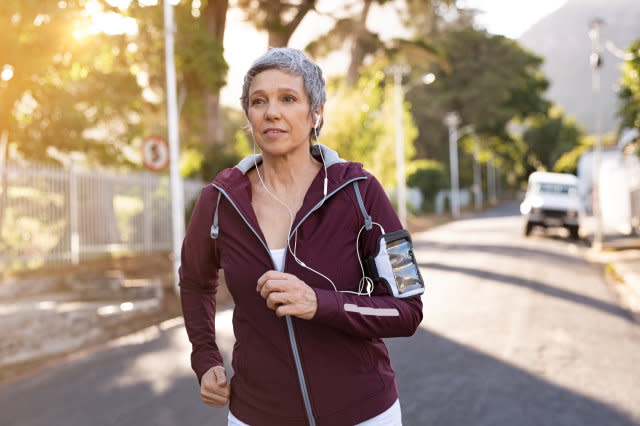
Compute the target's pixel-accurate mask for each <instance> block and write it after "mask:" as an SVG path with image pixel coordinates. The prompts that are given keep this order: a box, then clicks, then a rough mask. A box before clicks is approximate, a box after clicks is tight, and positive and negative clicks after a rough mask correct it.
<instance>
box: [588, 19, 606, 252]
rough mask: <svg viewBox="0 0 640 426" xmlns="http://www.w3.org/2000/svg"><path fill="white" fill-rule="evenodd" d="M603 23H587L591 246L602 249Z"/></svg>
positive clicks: (600, 21)
mask: <svg viewBox="0 0 640 426" xmlns="http://www.w3.org/2000/svg"><path fill="white" fill-rule="evenodd" d="M603 24H604V21H602V19H599V18H596V19H594V20H593V21H591V23H590V25H589V38H590V39H591V56H590V58H589V59H590V61H589V62H590V63H591V69H592V70H593V73H592V81H591V83H592V90H593V94H594V98H595V102H594V104H595V108H596V134H595V145H594V150H593V165H592V167H593V173H592V176H593V196H592V198H591V200H592V204H593V214H594V216H595V221H596V223H595V230H594V234H593V245H592V247H593V248H594V249H595V250H597V251H600V250H602V239H603V236H602V208H601V205H600V194H601V192H600V190H601V188H600V167H601V164H602V98H601V89H600V68H601V67H602V47H601V45H600V27H601V26H602V25H603Z"/></svg>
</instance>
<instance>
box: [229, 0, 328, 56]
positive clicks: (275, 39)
mask: <svg viewBox="0 0 640 426" xmlns="http://www.w3.org/2000/svg"><path fill="white" fill-rule="evenodd" d="M316 3H317V0H297V1H295V0H294V1H287V2H281V1H272V0H238V7H240V8H241V9H243V10H244V11H245V13H246V16H247V19H248V20H249V21H251V22H252V23H253V24H254V26H255V27H256V28H257V29H258V30H261V31H267V33H268V34H269V47H286V46H287V45H288V44H289V39H290V38H291V36H292V35H293V32H294V31H295V30H296V28H298V26H299V25H300V23H301V22H302V19H303V18H304V17H305V16H306V15H307V13H308V12H309V11H311V10H313V9H314V8H315V6H316Z"/></svg>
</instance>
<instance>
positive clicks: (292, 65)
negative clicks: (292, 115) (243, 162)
mask: <svg viewBox="0 0 640 426" xmlns="http://www.w3.org/2000/svg"><path fill="white" fill-rule="evenodd" d="M271 69H277V70H280V71H284V72H287V73H289V74H292V75H299V76H301V77H302V80H303V81H304V89H305V91H306V92H307V96H308V97H309V103H310V107H311V108H310V110H309V114H310V115H311V114H313V112H314V111H316V110H317V109H318V108H320V107H321V106H323V105H324V103H325V102H326V101H327V92H326V88H325V81H324V77H323V76H322V69H321V68H320V67H319V66H318V64H316V63H315V62H313V61H312V60H311V59H309V57H308V56H307V55H305V54H304V53H303V52H302V51H300V50H298V49H292V48H290V47H276V48H271V49H269V51H267V53H265V54H264V55H262V56H260V57H259V58H258V59H256V60H255V62H254V63H253V65H251V68H249V70H248V71H247V73H246V74H245V75H244V84H243V85H242V96H241V97H240V100H241V101H242V109H243V110H244V114H245V116H247V117H248V115H249V87H250V86H251V82H252V81H253V78H254V77H255V76H256V75H258V74H260V73H261V72H262V71H267V70H271ZM323 124H324V117H323V118H322V119H321V120H320V124H319V125H318V128H317V132H318V133H319V132H320V128H321V127H322V125H323ZM311 137H312V138H313V139H315V134H314V131H313V130H312V131H311Z"/></svg>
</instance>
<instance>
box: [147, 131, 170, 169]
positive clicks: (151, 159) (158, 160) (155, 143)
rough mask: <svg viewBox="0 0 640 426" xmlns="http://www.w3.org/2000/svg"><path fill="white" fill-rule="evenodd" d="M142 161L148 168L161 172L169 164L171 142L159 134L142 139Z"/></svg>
mask: <svg viewBox="0 0 640 426" xmlns="http://www.w3.org/2000/svg"><path fill="white" fill-rule="evenodd" d="M142 162H143V164H144V165H145V167H146V168H148V169H151V170H153V171H154V172H159V171H161V170H164V169H165V168H166V167H167V166H168V165H169V144H167V141H165V140H164V139H162V138H161V137H159V136H151V137H148V138H146V139H145V140H143V141H142Z"/></svg>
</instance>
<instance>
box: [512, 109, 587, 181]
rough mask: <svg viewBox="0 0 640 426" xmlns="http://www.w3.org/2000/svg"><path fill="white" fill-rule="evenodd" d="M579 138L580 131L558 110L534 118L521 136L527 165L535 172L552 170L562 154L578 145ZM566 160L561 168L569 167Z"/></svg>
mask: <svg viewBox="0 0 640 426" xmlns="http://www.w3.org/2000/svg"><path fill="white" fill-rule="evenodd" d="M581 137H582V130H581V129H580V128H579V127H578V126H577V125H576V124H575V123H574V122H573V121H571V120H569V119H568V118H566V117H565V116H564V115H563V114H562V113H561V112H560V111H559V110H551V111H550V113H549V114H548V115H540V116H538V117H536V118H535V119H533V120H532V124H531V126H530V127H529V128H528V129H527V130H526V131H525V133H524V135H523V141H524V142H525V143H526V145H527V148H528V150H527V160H528V163H529V165H530V166H531V167H532V168H533V169H536V170H539V169H544V170H552V169H553V168H554V167H555V165H556V162H557V161H558V160H559V159H560V157H561V156H562V155H563V154H565V153H568V152H571V151H572V150H573V149H574V148H576V147H578V146H579V145H580V139H581ZM568 160H569V157H567V158H565V159H564V160H563V163H561V164H563V165H562V167H570V166H569V165H568V164H567V161H568Z"/></svg>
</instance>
